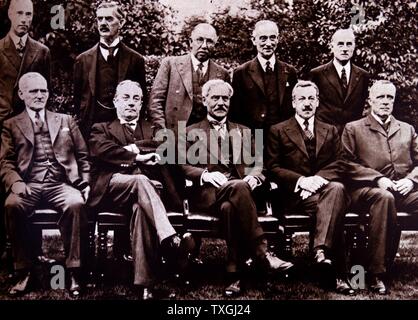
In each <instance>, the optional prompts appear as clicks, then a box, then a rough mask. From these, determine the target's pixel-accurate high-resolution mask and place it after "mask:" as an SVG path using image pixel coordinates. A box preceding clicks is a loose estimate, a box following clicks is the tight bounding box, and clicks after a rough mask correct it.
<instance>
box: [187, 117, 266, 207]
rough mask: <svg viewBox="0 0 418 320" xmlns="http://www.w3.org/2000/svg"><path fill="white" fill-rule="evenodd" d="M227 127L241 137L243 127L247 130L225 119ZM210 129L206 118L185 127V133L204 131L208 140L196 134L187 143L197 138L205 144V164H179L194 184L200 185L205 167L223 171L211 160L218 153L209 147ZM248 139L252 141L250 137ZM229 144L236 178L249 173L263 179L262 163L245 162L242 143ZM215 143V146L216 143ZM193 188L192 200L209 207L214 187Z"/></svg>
mask: <svg viewBox="0 0 418 320" xmlns="http://www.w3.org/2000/svg"><path fill="white" fill-rule="evenodd" d="M227 128H228V131H229V132H230V133H231V132H234V133H235V134H238V135H240V136H241V137H243V136H244V133H243V130H245V129H246V130H249V129H248V128H247V127H244V126H243V125H240V124H237V123H234V122H230V121H227ZM210 129H211V127H210V124H209V121H208V120H207V119H205V120H203V121H201V122H198V123H195V124H193V125H191V126H189V127H187V133H190V132H191V131H192V130H193V131H194V130H196V131H195V132H197V130H200V131H201V132H204V133H205V137H206V138H207V139H208V140H209V141H208V140H206V141H204V140H202V139H201V138H200V137H199V136H197V137H195V140H194V141H191V142H190V144H189V147H190V146H191V145H193V144H194V143H196V142H197V141H198V140H200V141H201V143H203V144H204V145H205V146H206V151H207V152H206V164H205V163H198V164H194V165H191V164H188V163H186V164H184V165H182V166H181V168H182V171H183V172H184V174H185V176H186V178H188V179H190V180H192V181H193V183H194V186H200V177H201V175H202V173H203V172H204V171H205V169H207V170H208V171H209V172H214V171H221V172H223V170H222V169H220V167H219V164H218V163H213V162H214V161H211V156H212V157H213V158H214V159H219V156H218V153H214V150H211V149H210V139H211V138H210V137H211V134H212V135H213V134H214V133H213V130H210ZM248 133H249V136H250V135H251V133H250V132H249V131H248ZM212 139H216V135H213V136H212ZM231 140H232V138H231ZM244 140H245V139H244ZM213 141H216V140H213ZM249 141H250V142H251V143H252V140H251V139H250V140H249ZM198 143H199V142H198ZM231 144H232V150H233V151H232V154H233V159H236V160H237V161H235V160H234V166H235V169H236V172H237V173H238V177H237V178H240V179H242V178H244V177H245V176H246V175H248V173H249V174H250V175H252V176H255V177H257V178H258V179H259V180H260V181H264V180H265V177H264V175H263V173H262V170H263V168H262V165H261V166H260V167H259V168H255V167H253V166H252V165H251V164H246V163H245V161H244V159H243V153H242V147H241V146H242V144H241V146H240V145H239V144H237V143H231ZM215 145H216V146H217V144H215ZM251 150H252V151H253V150H254V145H253V144H252V145H251ZM211 162H212V163H211ZM247 170H248V171H247ZM194 189H195V190H197V193H196V194H195V195H194V197H193V200H194V201H195V202H196V203H202V204H205V206H208V207H209V206H210V205H212V204H213V203H214V202H215V201H216V194H215V188H213V187H212V186H211V185H208V184H204V185H203V186H202V187H197V188H194Z"/></svg>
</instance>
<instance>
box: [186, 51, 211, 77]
mask: <svg viewBox="0 0 418 320" xmlns="http://www.w3.org/2000/svg"><path fill="white" fill-rule="evenodd" d="M190 56H191V57H192V65H193V70H194V71H196V70H197V68H198V66H199V64H200V63H202V64H203V68H202V72H203V74H205V73H206V71H207V70H208V65H209V59H208V60H206V61H204V62H200V61H199V60H197V58H196V57H195V56H194V55H193V54H190Z"/></svg>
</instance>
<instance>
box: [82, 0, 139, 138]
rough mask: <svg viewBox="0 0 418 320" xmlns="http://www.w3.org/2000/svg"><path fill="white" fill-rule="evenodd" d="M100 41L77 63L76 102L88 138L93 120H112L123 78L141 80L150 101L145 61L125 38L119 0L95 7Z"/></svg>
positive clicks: (83, 129) (123, 16)
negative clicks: (147, 90)
mask: <svg viewBox="0 0 418 320" xmlns="http://www.w3.org/2000/svg"><path fill="white" fill-rule="evenodd" d="M96 21H97V29H98V31H99V36H100V40H99V43H98V44H96V45H94V46H93V47H92V48H90V49H88V50H87V51H85V52H83V53H81V54H80V55H79V56H78V57H77V58H76V61H75V65H74V105H75V114H76V115H77V116H78V118H79V125H80V129H81V132H82V133H83V136H84V138H85V139H86V140H88V138H89V135H90V131H91V127H92V126H93V124H94V123H97V122H105V121H113V120H114V119H116V110H115V108H114V106H113V97H114V95H115V89H116V86H117V84H118V83H119V82H120V81H122V80H127V79H129V80H132V81H136V82H139V83H140V85H141V88H143V89H142V90H143V92H144V97H145V98H144V101H145V103H146V101H147V98H146V96H147V94H146V90H145V89H146V82H145V62H144V58H143V57H142V55H140V54H139V53H138V52H136V51H134V50H133V49H131V48H129V47H128V46H127V45H125V44H124V43H123V42H122V38H121V37H120V33H121V30H122V28H123V26H124V25H125V12H123V8H122V6H121V5H120V4H119V3H118V2H116V1H103V2H101V3H100V4H99V5H98V7H97V10H96Z"/></svg>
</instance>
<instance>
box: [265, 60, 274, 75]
mask: <svg viewBox="0 0 418 320" xmlns="http://www.w3.org/2000/svg"><path fill="white" fill-rule="evenodd" d="M272 72H273V69H272V68H271V66H270V61H267V62H266V73H272Z"/></svg>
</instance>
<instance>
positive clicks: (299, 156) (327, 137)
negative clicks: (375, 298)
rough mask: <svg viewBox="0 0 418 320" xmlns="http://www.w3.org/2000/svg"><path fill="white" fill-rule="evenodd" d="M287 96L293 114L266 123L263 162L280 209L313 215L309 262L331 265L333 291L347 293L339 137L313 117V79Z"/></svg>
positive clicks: (315, 96)
mask: <svg viewBox="0 0 418 320" xmlns="http://www.w3.org/2000/svg"><path fill="white" fill-rule="evenodd" d="M292 95H293V108H294V109H295V111H296V114H295V116H294V117H292V118H291V119H289V120H286V121H284V122H281V123H279V124H276V125H274V126H272V127H271V129H270V132H269V135H268V141H267V160H266V165H267V168H268V170H269V174H270V177H271V179H272V180H273V181H274V182H277V183H278V184H279V187H280V190H281V191H282V199H284V201H283V204H284V206H285V209H287V210H288V211H290V212H292V211H299V210H302V211H304V212H306V213H307V214H309V215H310V216H313V217H315V221H316V224H315V231H314V235H313V249H314V257H315V258H314V262H315V263H316V264H317V265H318V266H321V267H327V268H328V267H329V265H332V266H334V267H335V268H336V271H337V279H336V280H337V281H336V290H337V291H338V292H341V293H345V294H353V293H354V291H353V290H352V289H351V288H350V286H349V284H348V283H347V281H346V277H345V276H346V272H347V270H346V263H345V252H344V248H343V246H342V244H343V237H344V230H343V225H344V216H345V213H346V210H347V207H348V205H349V198H348V196H347V193H346V192H345V189H344V186H343V185H342V184H341V183H340V182H338V181H337V179H338V174H339V171H338V166H337V160H338V155H339V149H340V137H339V135H338V132H337V129H336V128H335V127H334V126H332V125H329V124H326V123H323V122H322V121H320V120H318V119H316V117H315V111H316V109H317V107H318V105H319V101H318V96H319V92H318V88H317V86H316V85H315V84H314V83H312V82H311V81H299V82H298V83H297V84H296V86H295V87H294V89H293V94H292ZM327 265H328V266H327Z"/></svg>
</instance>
